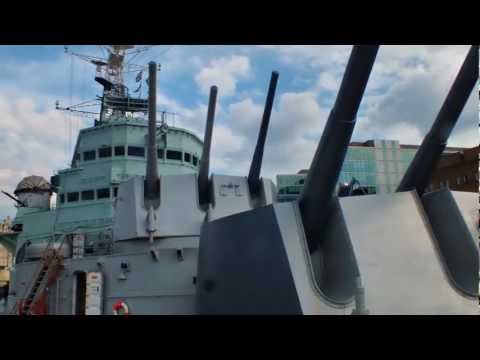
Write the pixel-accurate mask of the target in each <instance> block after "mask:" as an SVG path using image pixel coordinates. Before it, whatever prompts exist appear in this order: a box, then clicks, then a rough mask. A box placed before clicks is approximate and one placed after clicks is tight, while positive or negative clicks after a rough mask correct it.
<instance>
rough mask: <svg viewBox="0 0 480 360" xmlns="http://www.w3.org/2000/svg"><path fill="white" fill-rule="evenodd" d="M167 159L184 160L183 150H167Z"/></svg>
mask: <svg viewBox="0 0 480 360" xmlns="http://www.w3.org/2000/svg"><path fill="white" fill-rule="evenodd" d="M167 159H169V160H182V152H181V151H176V150H167Z"/></svg>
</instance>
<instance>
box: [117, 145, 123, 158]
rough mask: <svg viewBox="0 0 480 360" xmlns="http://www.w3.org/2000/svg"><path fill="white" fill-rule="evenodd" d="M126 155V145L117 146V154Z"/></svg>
mask: <svg viewBox="0 0 480 360" xmlns="http://www.w3.org/2000/svg"><path fill="white" fill-rule="evenodd" d="M123 155H125V146H115V156H123Z"/></svg>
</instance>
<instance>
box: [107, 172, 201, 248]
mask: <svg viewBox="0 0 480 360" xmlns="http://www.w3.org/2000/svg"><path fill="white" fill-rule="evenodd" d="M161 183H162V186H161V188H160V198H161V199H162V201H161V203H160V206H159V207H158V208H157V209H155V210H154V213H155V222H156V223H155V226H156V229H157V231H156V232H155V237H169V236H199V235H200V227H201V224H202V222H203V220H204V218H205V213H204V212H203V211H202V210H200V207H199V204H198V191H197V178H196V175H195V174H185V175H168V176H162V177H161ZM143 184H144V181H143V177H134V178H132V179H130V180H128V181H126V182H124V183H122V184H121V185H120V187H119V190H118V200H117V203H116V209H115V217H114V226H113V233H114V238H115V240H116V241H118V240H126V239H133V238H138V237H148V233H147V232H146V228H145V225H146V219H147V210H146V209H145V207H144V205H143Z"/></svg>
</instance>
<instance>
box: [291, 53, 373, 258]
mask: <svg viewBox="0 0 480 360" xmlns="http://www.w3.org/2000/svg"><path fill="white" fill-rule="evenodd" d="M378 48H379V46H373V45H364V46H362V45H357V46H354V47H353V49H352V53H351V54H350V59H349V61H348V64H347V68H346V70H345V74H344V75H343V79H342V83H341V85H340V90H339V92H338V95H337V98H336V100H335V105H334V107H333V109H332V111H331V112H330V115H329V117H328V120H327V123H326V125H325V129H324V131H323V134H322V138H321V139H320V143H319V144H318V147H317V150H316V152H315V156H314V158H313V161H312V163H311V165H310V169H309V172H308V175H307V178H306V179H305V186H304V188H303V190H302V193H301V195H300V199H299V208H300V212H301V215H302V220H303V226H304V229H305V234H306V238H307V242H308V247H309V250H310V252H313V251H314V250H315V249H316V247H317V246H318V244H319V241H320V238H321V235H322V231H323V229H324V227H325V225H326V222H327V220H328V215H329V213H330V209H329V208H330V203H331V200H332V197H333V195H334V190H335V186H336V184H337V181H338V177H339V175H340V171H341V169H342V165H343V161H344V159H345V155H346V152H347V149H348V145H349V143H350V139H351V136H352V132H353V129H354V127H355V120H356V115H357V111H358V108H359V106H360V101H361V100H362V96H363V93H364V91H365V87H366V86H367V82H368V78H369V76H370V72H371V70H372V67H373V64H374V62H375V58H376V56H377V52H378Z"/></svg>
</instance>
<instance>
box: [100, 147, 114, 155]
mask: <svg viewBox="0 0 480 360" xmlns="http://www.w3.org/2000/svg"><path fill="white" fill-rule="evenodd" d="M111 156H112V148H111V147H104V148H100V149H98V157H99V158H106V157H111Z"/></svg>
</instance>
